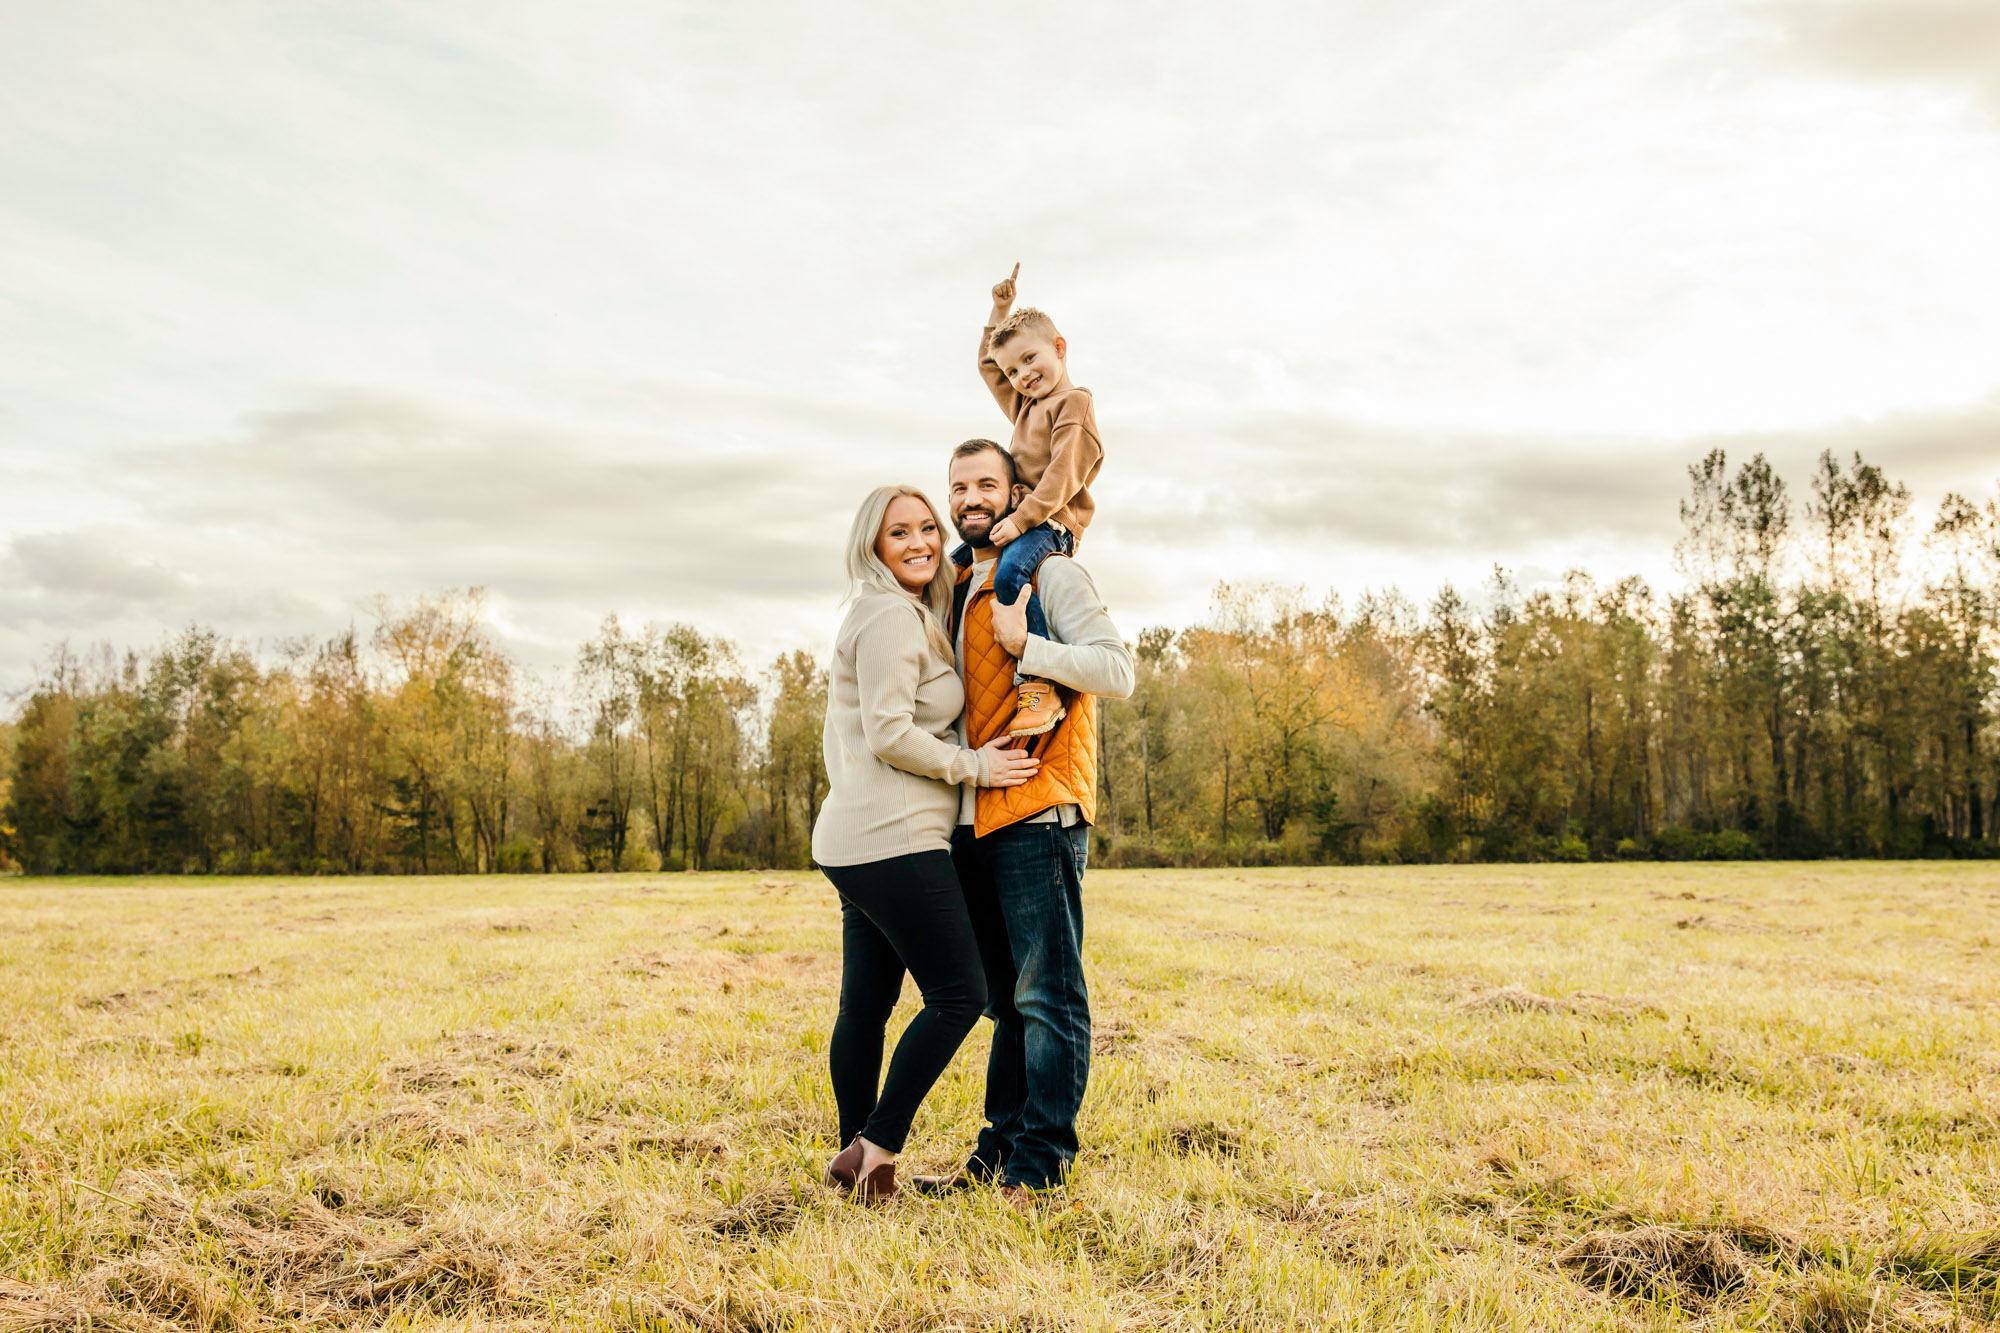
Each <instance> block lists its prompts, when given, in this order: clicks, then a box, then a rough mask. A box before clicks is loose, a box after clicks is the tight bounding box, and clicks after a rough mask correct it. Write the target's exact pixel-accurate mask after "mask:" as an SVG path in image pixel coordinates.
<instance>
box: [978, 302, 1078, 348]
mask: <svg viewBox="0 0 2000 1333" xmlns="http://www.w3.org/2000/svg"><path fill="white" fill-rule="evenodd" d="M1017 333H1039V334H1040V335H1041V336H1042V337H1044V338H1060V337H1062V335H1061V334H1060V333H1057V332H1056V322H1055V321H1054V320H1052V319H1050V318H1049V317H1048V316H1047V315H1045V314H1043V313H1042V312H1041V311H1039V310H1037V309H1035V308H1034V307H1033V306H1031V305H1024V306H1022V307H1021V308H1020V309H1019V310H1016V311H1015V312H1014V313H1013V314H1011V315H1009V316H1007V318H1005V319H1003V320H1001V321H1000V322H999V323H998V324H995V325H994V326H993V339H992V341H990V342H989V343H987V344H986V345H987V346H988V347H1005V346H1006V345H1007V343H1008V342H1009V341H1010V340H1011V339H1012V338H1013V337H1014V335H1015V334H1017Z"/></svg>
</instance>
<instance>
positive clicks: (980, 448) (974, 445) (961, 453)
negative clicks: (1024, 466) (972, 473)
mask: <svg viewBox="0 0 2000 1333" xmlns="http://www.w3.org/2000/svg"><path fill="white" fill-rule="evenodd" d="M988 449H991V450H992V451H993V452H994V453H996V454H998V455H1000V457H1001V459H1002V460H1003V461H1004V462H1005V463H1006V464H1007V490H1008V492H1009V493H1012V491H1013V489H1014V488H1015V487H1016V486H1018V485H1020V484H1021V476H1020V473H1018V472H1016V471H1015V470H1014V455H1012V454H1010V453H1008V452H1007V451H1006V449H1004V448H1002V447H1001V446H1000V445H998V444H995V443H994V442H993V441H992V440H967V441H966V442H965V443H964V444H961V445H959V446H958V448H956V449H954V450H952V451H951V461H952V462H953V463H956V462H957V461H958V460H959V459H961V458H970V457H972V456H973V455H974V454H980V453H985V452H986V451H987V450H988ZM946 466H947V467H949V466H950V464H946Z"/></svg>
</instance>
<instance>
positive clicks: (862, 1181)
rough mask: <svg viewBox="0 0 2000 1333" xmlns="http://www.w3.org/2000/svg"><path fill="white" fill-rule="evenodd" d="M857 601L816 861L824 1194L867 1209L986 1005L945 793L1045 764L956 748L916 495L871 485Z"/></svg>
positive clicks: (944, 645) (924, 523)
mask: <svg viewBox="0 0 2000 1333" xmlns="http://www.w3.org/2000/svg"><path fill="white" fill-rule="evenodd" d="M847 578H848V596H849V598H850V599H852V601H853V606H852V607H851V608H850V609H849V610H848V613H847V619H846V620H844V621H843V622H841V626H840V633H839V635H838V636H837V637H836V638H835V640H834V647H833V666H832V668H831V670H830V672H829V679H828V688H827V702H826V729H825V741H824V747H825V751H826V774H827V779H828V791H827V797H826V803H825V804H824V805H823V806H821V807H820V812H819V818H818V820H817V821H816V822H815V823H814V824H813V836H812V851H813V860H814V861H816V862H818V863H819V867H820V869H822V870H823V871H825V872H826V876H827V878H828V879H830V880H832V881H833V886H834V888H836V889H837V890H839V892H840V911H841V977H840V1016H839V1018H838V1019H837V1020H836V1021H835V1022H834V1025H833V1041H832V1043H831V1045H830V1047H829V1049H828V1053H827V1056H828V1063H829V1064H830V1065H831V1066H832V1071H833V1095H834V1099H835V1100H836V1101H837V1102H838V1103H839V1105H840V1137H841V1141H842V1142H844V1143H845V1144H846V1145H847V1146H846V1147H845V1148H844V1149H842V1151H841V1153H840V1155H839V1156H837V1157H835V1158H834V1159H833V1161H832V1162H831V1163H829V1164H828V1166H827V1168H826V1182H827V1184H829V1185H831V1186H833V1187H834V1188H836V1189H841V1190H848V1191H851V1192H853V1193H855V1194H857V1195H859V1196H861V1197H863V1198H885V1197H887V1196H888V1195H891V1194H894V1193H895V1192H896V1165H895V1162H896V1154H897V1153H899V1152H901V1151H902V1150H903V1141H904V1139H905V1138H906V1137H907V1136H908V1135H909V1132H910V1121H911V1119H912V1118H913V1117H915V1115H916V1113H917V1104H918V1103H919V1102H921V1101H923V1099H924V1094H925V1093H927V1092H929V1091H930V1089H931V1085H932V1084H933V1083H935V1082H937V1079H938V1076H939V1075H940V1074H942V1073H943V1072H944V1067H945V1066H946V1065H947V1064H949V1063H950V1062H951V1057H952V1054H953V1053H954V1052H955V1051H957V1050H958V1047H959V1043H960V1042H962V1041H964V1040H965V1034H966V1033H968V1032H970V1031H971V1030H972V1025H973V1023H974V1022H976V1021H977V1020H978V1018H979V1015H980V1012H981V1011H982V1010H983V1009H985V1007H986V974H985V971H984V969H982V968H981V966H980V962H979V947H978V945H977V944H976V943H975V942H974V940H973V936H972V920H971V918H970V917H969V916H968V915H967V913H966V907H965V896H964V894H963V893H962V892H960V890H959V887H958V876H957V875H955V874H953V873H952V868H951V857H950V853H949V849H950V847H951V834H952V828H953V826H954V825H955V824H956V823H957V822H958V803H959V790H958V784H960V783H963V782H975V783H977V784H979V785H980V786H982V787H1013V786H1018V785H1019V784H1021V783H1023V782H1026V781H1027V780H1028V779H1029V777H1031V776H1032V775H1033V774H1034V772H1035V770H1036V769H1037V768H1038V767H1040V761H1039V760H1035V759H1032V758H1030V757H1028V755H1026V754H1025V753H1024V752H1022V751H1020V750H1017V749H1007V748H1004V747H1006V746H1008V745H1010V744H1011V743H1012V742H1011V741H1010V740H1009V739H1008V738H1007V737H1006V736H1004V735H1003V736H1000V737H997V738H995V740H994V741H993V742H992V743H991V744H989V745H987V746H986V747H985V748H983V749H980V750H968V749H965V748H964V747H963V746H960V745H959V744H958V743H957V741H956V739H955V737H954V733H953V729H952V728H953V723H955V722H956V721H957V719H958V715H959V713H960V712H961V711H962V710H963V709H964V707H965V690H964V687H963V686H962V685H961V684H960V683H959V679H958V673H957V671H956V670H954V669H953V666H952V652H951V640H950V639H949V638H948V637H947V636H946V633H945V620H946V617H947V616H948V615H949V613H950V608H951V591H952V578H953V573H952V568H951V565H950V564H949V563H948V562H947V561H946V560H945V559H944V531H943V526H942V525H941V524H940V523H939V522H938V516H937V511H936V510H935V509H933V508H932V507H931V502H930V501H929V500H928V499H926V498H925V497H924V494H923V492H921V491H919V490H916V489H914V488H912V487H909V486H884V487H881V488H880V489H878V490H876V491H875V492H874V493H872V494H871V495H869V497H868V498H867V500H865V501H864V502H863V503H862V505H861V511H860V512H859V513H857V514H856V515H855V516H854V527H853V529H852V530H851V531H850V532H849V533H848V540H847ZM905 970H908V972H909V973H910V975H911V976H913V977H915V978H916V982H917V986H918V989H920V990H921V991H922V992H923V997H924V1007H923V1012H921V1013H919V1014H918V1015H917V1016H916V1017H915V1018H914V1019H912V1020H911V1021H910V1025H909V1027H908V1028H906V1029H905V1030H904V1032H903V1036H902V1039H901V1040H900V1041H898V1042H897V1043H896V1054H895V1057H894V1058H893V1059H892V1060H890V1062H889V1076H888V1078H887V1080H886V1081H884V1082H883V1083H882V1085H881V1093H880V1095H879V1096H878V1095H877V1093H876V1080H877V1078H878V1076H879V1075H880V1074H881V1069H882V1041H883V1033H884V1029H885V1028H886V1027H887V1026H888V1022H889V1011H890V1010H891V1009H893V1008H895V1005H896V999H897V996H898V995H900V994H901V993H902V989H903V973H904V971H905Z"/></svg>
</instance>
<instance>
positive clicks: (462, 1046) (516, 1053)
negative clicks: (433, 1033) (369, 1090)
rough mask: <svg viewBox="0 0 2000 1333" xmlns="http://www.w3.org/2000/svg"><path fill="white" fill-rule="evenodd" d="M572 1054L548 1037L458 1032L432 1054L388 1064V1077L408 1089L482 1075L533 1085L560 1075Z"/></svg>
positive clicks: (425, 1088)
mask: <svg viewBox="0 0 2000 1333" xmlns="http://www.w3.org/2000/svg"><path fill="white" fill-rule="evenodd" d="M575 1054H576V1052H574V1051H572V1050H571V1049H570V1048H569V1047H567V1046H564V1045H561V1044H560V1043H558V1042H553V1041H533V1040H531V1039H529V1038H527V1037H517V1036H510V1035H508V1034H507V1033H504V1032H461V1033H460V1034H459V1035H457V1036H456V1037H453V1038H452V1039H451V1040H449V1041H447V1042H446V1043H445V1044H444V1046H443V1048H442V1049H441V1050H440V1051H439V1053H438V1055H437V1056H436V1057H435V1058H433V1059H429V1060H418V1061H412V1062H409V1063H407V1064H399V1065H395V1066H392V1067H391V1068H390V1070H389V1077H390V1079H391V1080H392V1081H394V1082H395V1084H396V1085H397V1086H398V1087H401V1088H404V1089H407V1090H409V1091H413V1092H423V1091H430V1090H434V1089H440V1088H458V1087H464V1086H465V1085H466V1084H468V1083H472V1082H475V1081H477V1080H478V1079H479V1078H481V1077H482V1076H484V1077H487V1078H494V1079H502V1080H508V1081H512V1082H522V1083H534V1082H541V1081H543V1080H545V1079H552V1078H556V1077H558V1076H560V1075H561V1073H562V1072H563V1068H564V1067H565V1066H566V1065H567V1064H568V1063H569V1061H570V1059H571V1057H572V1056H574V1055H575Z"/></svg>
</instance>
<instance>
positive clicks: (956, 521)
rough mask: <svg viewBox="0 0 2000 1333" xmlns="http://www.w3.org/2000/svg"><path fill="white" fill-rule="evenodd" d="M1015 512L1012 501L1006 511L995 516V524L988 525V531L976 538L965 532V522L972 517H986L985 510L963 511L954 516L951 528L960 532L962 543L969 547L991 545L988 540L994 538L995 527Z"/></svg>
mask: <svg viewBox="0 0 2000 1333" xmlns="http://www.w3.org/2000/svg"><path fill="white" fill-rule="evenodd" d="M1013 512H1014V506H1013V504H1012V502H1011V501H1010V502H1009V503H1008V505H1007V507H1006V508H1005V509H1003V510H1001V511H1000V512H999V513H997V514H995V515H994V516H993V522H991V523H988V524H987V525H986V531H984V532H982V533H980V534H979V535H978V536H977V537H974V536H973V535H972V534H971V533H969V532H967V531H966V530H965V520H966V519H967V518H971V517H980V518H983V517H985V511H984V510H974V509H972V508H970V507H969V506H968V507H967V508H965V509H963V510H961V511H960V512H959V513H957V514H954V515H953V516H952V520H951V526H952V527H954V528H956V529H957V530H958V537H959V540H960V541H962V542H965V543H966V544H967V545H969V546H985V545H988V544H989V542H988V539H989V538H991V537H992V535H993V529H994V527H995V526H997V525H998V524H999V522H1000V520H1001V519H1003V518H1005V517H1007V515H1009V514H1011V513H1013Z"/></svg>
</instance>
